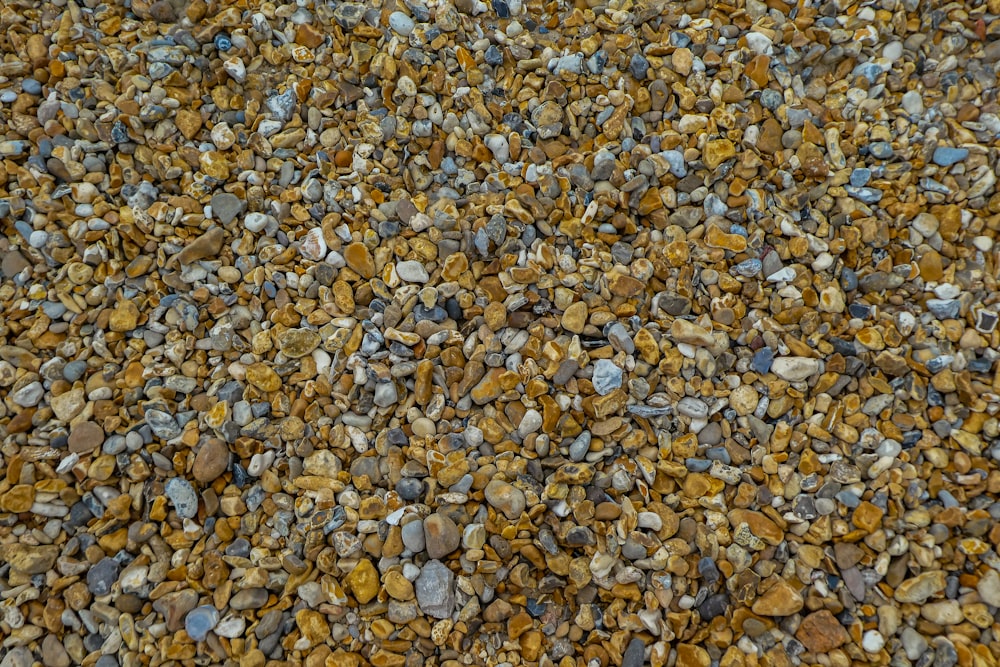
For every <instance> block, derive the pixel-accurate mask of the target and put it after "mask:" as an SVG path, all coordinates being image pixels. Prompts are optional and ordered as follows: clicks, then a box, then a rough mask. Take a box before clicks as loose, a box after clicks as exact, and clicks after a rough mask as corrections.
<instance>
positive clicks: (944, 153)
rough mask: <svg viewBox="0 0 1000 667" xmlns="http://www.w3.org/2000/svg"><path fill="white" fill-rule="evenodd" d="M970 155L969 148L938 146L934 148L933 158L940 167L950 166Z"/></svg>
mask: <svg viewBox="0 0 1000 667" xmlns="http://www.w3.org/2000/svg"><path fill="white" fill-rule="evenodd" d="M967 157H969V149H968V148H951V147H950V146H938V147H937V148H935V149H934V156H933V157H932V158H931V159H932V160H933V161H934V164H936V165H937V166H939V167H950V166H951V165H953V164H956V163H958V162H961V161H962V160H964V159H965V158H967Z"/></svg>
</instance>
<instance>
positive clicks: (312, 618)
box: [295, 609, 330, 647]
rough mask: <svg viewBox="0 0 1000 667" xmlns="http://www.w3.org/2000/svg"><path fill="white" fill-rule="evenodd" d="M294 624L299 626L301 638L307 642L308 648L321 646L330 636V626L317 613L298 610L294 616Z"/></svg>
mask: <svg viewBox="0 0 1000 667" xmlns="http://www.w3.org/2000/svg"><path fill="white" fill-rule="evenodd" d="M295 624H296V625H297V626H299V632H301V633H302V638H303V639H305V640H306V641H308V642H309V646H310V647H312V646H316V645H317V644H322V643H323V642H324V641H326V638H327V637H329V636H330V624H329V623H327V622H326V617H325V616H324V615H323V614H321V613H319V612H318V611H313V610H312V609H300V610H299V611H298V613H296V614H295Z"/></svg>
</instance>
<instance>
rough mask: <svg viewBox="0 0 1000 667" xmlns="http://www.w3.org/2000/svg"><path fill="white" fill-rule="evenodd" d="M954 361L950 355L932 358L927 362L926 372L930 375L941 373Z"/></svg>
mask: <svg viewBox="0 0 1000 667" xmlns="http://www.w3.org/2000/svg"><path fill="white" fill-rule="evenodd" d="M954 360H955V357H953V356H952V355H950V354H942V355H940V356H937V357H934V358H933V359H931V360H930V361H928V362H927V364H926V366H927V370H929V371H930V372H931V373H937V372H938V371H943V370H944V369H945V368H947V367H948V366H951V362H953V361H954Z"/></svg>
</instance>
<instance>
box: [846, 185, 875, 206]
mask: <svg viewBox="0 0 1000 667" xmlns="http://www.w3.org/2000/svg"><path fill="white" fill-rule="evenodd" d="M844 189H845V190H847V194H849V195H850V196H852V197H854V198H855V199H857V200H858V201H861V202H863V203H865V204H876V203H878V202H880V201H881V200H882V195H883V192H882V191H881V190H879V189H878V188H869V187H862V188H856V187H854V186H853V185H848V186H846V187H845V188H844Z"/></svg>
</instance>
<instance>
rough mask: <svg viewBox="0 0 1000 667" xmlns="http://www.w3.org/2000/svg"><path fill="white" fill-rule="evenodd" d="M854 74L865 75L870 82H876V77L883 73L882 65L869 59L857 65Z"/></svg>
mask: <svg viewBox="0 0 1000 667" xmlns="http://www.w3.org/2000/svg"><path fill="white" fill-rule="evenodd" d="M852 74H853V75H854V76H863V77H865V78H866V79H868V82H869V83H875V79H877V78H878V77H879V75H880V74H882V67H881V66H880V65H878V64H876V63H873V62H871V61H869V62H865V63H861V64H860V65H858V66H857V67H855V68H854V71H853V72H852Z"/></svg>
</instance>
